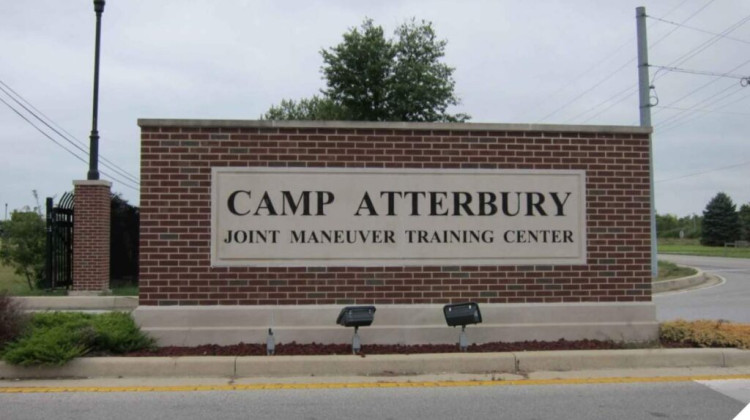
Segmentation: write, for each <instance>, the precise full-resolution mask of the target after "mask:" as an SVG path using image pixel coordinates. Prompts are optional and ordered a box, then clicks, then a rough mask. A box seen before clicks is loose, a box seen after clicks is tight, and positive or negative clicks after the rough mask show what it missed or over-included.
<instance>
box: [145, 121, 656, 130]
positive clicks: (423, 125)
mask: <svg viewBox="0 0 750 420" xmlns="http://www.w3.org/2000/svg"><path fill="white" fill-rule="evenodd" d="M138 126H139V127H211V128H327V129H337V128H340V129H368V130H372V129H381V130H382V129H386V130H388V129H390V130H455V131H527V132H528V131H540V132H557V133H612V134H651V132H652V131H653V129H652V128H651V127H640V126H630V125H628V126H617V125H564V124H501V123H433V122H380V121H275V120H207V119H194V120H193V119H159V118H139V119H138Z"/></svg>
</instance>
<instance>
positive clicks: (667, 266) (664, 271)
mask: <svg viewBox="0 0 750 420" xmlns="http://www.w3.org/2000/svg"><path fill="white" fill-rule="evenodd" d="M695 273H697V271H696V270H694V269H692V268H690V267H681V266H678V265H677V264H673V263H671V262H667V261H659V276H658V277H657V278H656V281H664V280H671V279H679V278H681V277H688V276H692V275H693V274H695Z"/></svg>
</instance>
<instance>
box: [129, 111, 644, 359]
mask: <svg viewBox="0 0 750 420" xmlns="http://www.w3.org/2000/svg"><path fill="white" fill-rule="evenodd" d="M139 125H140V127H141V130H142V135H141V162H142V164H141V201H140V204H141V236H140V237H141V247H140V306H139V307H138V308H137V309H136V310H135V312H134V316H135V318H136V320H137V321H138V322H139V323H140V324H141V326H142V327H143V328H144V330H146V331H148V332H149V333H150V334H152V335H153V336H155V337H156V338H158V339H159V340H160V342H161V343H163V344H173V345H175V344H176V345H195V344H201V343H218V344H230V343H238V342H263V341H264V340H265V335H266V332H267V330H268V328H273V330H274V332H275V335H276V339H277V341H280V342H291V341H297V342H313V341H315V342H342V343H344V342H348V341H349V340H350V339H351V331H347V330H346V329H344V328H342V327H339V326H337V325H336V323H335V321H336V316H337V314H338V312H339V310H340V309H341V308H342V307H343V306H344V305H358V304H366V305H375V306H376V307H377V314H376V316H375V322H374V323H373V324H372V326H370V327H367V331H366V333H364V334H363V337H362V339H363V343H365V344H367V343H403V344H415V343H453V342H455V341H456V332H455V331H454V330H452V329H450V328H448V327H447V326H445V320H444V318H443V314H442V307H443V305H445V304H447V303H456V302H464V301H474V302H478V303H479V304H480V307H481V310H482V315H483V319H484V322H483V323H482V324H480V325H478V326H477V327H472V331H471V335H470V339H471V341H473V342H478V343H481V342H490V341H518V340H531V339H536V340H557V339H560V338H566V339H582V338H590V339H605V340H606V339H611V340H618V341H619V340H625V341H643V340H651V339H655V338H656V335H657V328H658V327H657V323H656V320H655V309H654V304H653V302H652V301H651V252H652V250H651V245H650V235H651V231H650V218H649V216H650V206H651V203H650V184H649V176H650V174H649V135H650V129H644V128H640V127H609V126H552V125H512V124H436V123H367V122H360V123H354V122H277V121H225V120H155V119H143V120H139Z"/></svg>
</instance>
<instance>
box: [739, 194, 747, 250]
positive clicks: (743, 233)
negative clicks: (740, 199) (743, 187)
mask: <svg viewBox="0 0 750 420" xmlns="http://www.w3.org/2000/svg"><path fill="white" fill-rule="evenodd" d="M738 215H739V218H740V225H741V230H740V238H741V239H742V240H743V241H750V203H748V204H743V205H742V206H740V211H739V214H738Z"/></svg>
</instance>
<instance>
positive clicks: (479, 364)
mask: <svg viewBox="0 0 750 420" xmlns="http://www.w3.org/2000/svg"><path fill="white" fill-rule="evenodd" d="M748 366H750V351H747V350H738V349H723V348H722V349H637V350H576V351H544V352H539V351H533V352H518V353H468V354H467V353H452V354H414V355H372V356H367V357H360V356H353V355H352V356H273V357H267V356H243V357H235V356H212V357H91V358H80V359H76V360H74V361H72V362H70V363H68V364H66V365H65V366H61V367H19V366H11V365H8V364H6V363H1V362H0V379H32V378H48V379H49V378H106V377H120V378H124V377H133V378H136V377H161V378H184V377H226V378H252V377H294V376H296V377H300V376H402V375H429V374H445V373H455V374H459V373H460V374H486V373H512V374H526V373H531V372H537V371H560V372H565V371H581V370H597V369H633V368H674V367H691V368H697V367H748Z"/></svg>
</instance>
